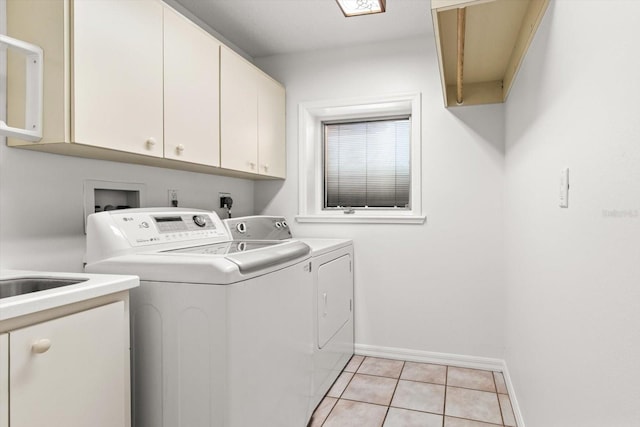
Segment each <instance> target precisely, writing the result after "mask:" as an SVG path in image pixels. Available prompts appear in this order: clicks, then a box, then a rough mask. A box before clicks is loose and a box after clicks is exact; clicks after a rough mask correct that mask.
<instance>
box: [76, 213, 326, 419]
mask: <svg viewBox="0 0 640 427" xmlns="http://www.w3.org/2000/svg"><path fill="white" fill-rule="evenodd" d="M85 262H86V265H85V270H86V271H87V272H92V273H122V274H125V273H126V274H135V275H137V276H139V277H140V287H139V288H136V289H135V291H133V292H131V328H132V333H131V337H132V380H133V381H132V382H133V385H132V387H133V389H132V395H133V405H132V412H133V425H134V426H135V427H160V426H171V427H205V426H206V427H248V426H264V427H301V426H304V425H306V423H307V420H308V418H309V414H308V407H309V400H310V396H309V393H308V390H309V387H310V386H311V384H312V383H313V374H312V371H311V370H310V368H309V367H310V366H311V364H312V360H313V351H312V348H313V342H314V339H313V333H312V328H313V327H312V320H311V319H310V317H309V312H310V311H311V309H312V304H313V298H314V295H313V283H314V278H313V272H312V269H313V264H312V261H311V258H310V248H309V246H308V245H307V244H305V243H303V242H301V241H298V240H296V239H287V240H280V239H278V240H269V239H262V240H259V241H250V240H244V241H232V240H231V236H230V234H229V232H228V229H227V228H226V227H225V225H224V224H223V223H222V222H221V220H220V218H219V217H218V216H217V215H216V214H215V213H214V212H208V211H201V210H192V209H182V208H159V209H128V210H122V211H109V212H101V213H97V214H93V215H90V216H89V219H88V223H87V252H86V255H85Z"/></svg>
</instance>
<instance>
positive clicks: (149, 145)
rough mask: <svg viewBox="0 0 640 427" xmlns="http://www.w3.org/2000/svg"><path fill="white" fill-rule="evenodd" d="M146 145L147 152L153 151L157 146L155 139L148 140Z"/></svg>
mask: <svg viewBox="0 0 640 427" xmlns="http://www.w3.org/2000/svg"><path fill="white" fill-rule="evenodd" d="M145 143H146V144H147V150H152V149H153V146H154V145H156V139H155V138H148V139H147V141H146V142H145Z"/></svg>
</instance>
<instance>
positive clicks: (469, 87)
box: [431, 0, 549, 107]
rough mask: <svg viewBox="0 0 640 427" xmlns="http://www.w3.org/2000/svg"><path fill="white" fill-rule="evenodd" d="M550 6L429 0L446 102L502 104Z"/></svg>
mask: <svg viewBox="0 0 640 427" xmlns="http://www.w3.org/2000/svg"><path fill="white" fill-rule="evenodd" d="M548 4H549V0H431V15H432V18H433V27H434V32H435V38H436V46H437V50H438V60H439V64H440V78H441V82H442V92H443V96H444V102H445V106H446V107H453V106H459V105H477V104H493V103H500V102H504V101H505V100H506V99H507V96H508V95H509V90H510V89H511V86H512V85H513V81H514V78H515V76H516V73H517V72H518V69H519V68H520V64H521V63H522V60H523V59H524V56H525V54H526V52H527V49H528V48H529V45H530V44H531V41H532V40H533V36H534V35H535V33H536V31H537V29H538V26H539V25H540V21H541V20H542V17H543V16H544V13H545V11H546V10H547V6H548ZM459 10H460V12H459ZM460 95H461V99H462V102H458V99H457V98H460Z"/></svg>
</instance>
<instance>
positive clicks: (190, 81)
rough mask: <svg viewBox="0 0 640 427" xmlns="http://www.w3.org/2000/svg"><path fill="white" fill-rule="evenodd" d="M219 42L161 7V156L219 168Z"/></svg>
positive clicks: (173, 12) (166, 8)
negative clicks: (162, 98)
mask: <svg viewBox="0 0 640 427" xmlns="http://www.w3.org/2000/svg"><path fill="white" fill-rule="evenodd" d="M219 86H220V43H219V42H218V41H217V40H216V39H214V38H213V37H212V36H210V35H209V34H207V33H205V32H204V31H203V30H202V29H200V28H198V27H196V26H195V25H194V24H193V23H191V22H189V21H188V20H187V19H186V18H184V17H183V16H180V15H179V14H178V13H176V12H175V11H173V10H171V9H170V8H168V7H165V11H164V148H165V152H164V156H165V157H166V158H167V159H175V160H182V161H186V162H192V163H200V164H204V165H209V166H220V107H219V105H220V92H219Z"/></svg>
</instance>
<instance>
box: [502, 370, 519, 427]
mask: <svg viewBox="0 0 640 427" xmlns="http://www.w3.org/2000/svg"><path fill="white" fill-rule="evenodd" d="M503 363H504V366H503V367H502V376H503V377H504V382H505V384H506V385H507V391H508V392H509V399H511V408H513V415H514V416H515V417H516V424H518V427H525V425H524V419H523V418H522V412H521V411H520V405H519V404H518V399H517V397H516V391H515V389H514V387H513V382H511V375H510V374H509V368H508V367H507V362H504V361H503Z"/></svg>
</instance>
